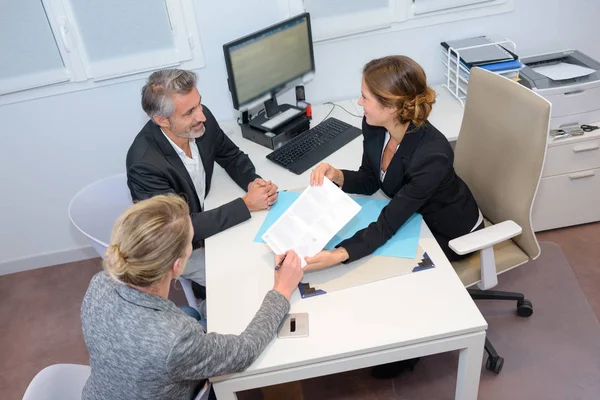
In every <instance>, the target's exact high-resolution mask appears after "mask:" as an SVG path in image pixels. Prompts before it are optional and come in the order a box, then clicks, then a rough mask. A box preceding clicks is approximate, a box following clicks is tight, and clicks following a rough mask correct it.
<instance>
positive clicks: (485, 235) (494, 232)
mask: <svg viewBox="0 0 600 400" xmlns="http://www.w3.org/2000/svg"><path fill="white" fill-rule="evenodd" d="M521 232H523V229H521V227H520V226H519V225H517V223H516V222H514V221H511V220H508V221H504V222H500V223H499V224H495V225H492V226H488V227H487V228H483V229H481V230H478V231H476V232H472V233H468V234H466V235H463V236H461V237H459V238H456V239H454V240H451V241H450V242H449V243H448V246H450V248H451V249H452V250H454V252H455V253H456V254H460V255H463V254H468V253H472V252H474V251H477V250H482V249H485V248H487V247H491V246H493V245H495V244H498V243H501V242H504V241H505V240H508V239H511V238H514V237H515V236H518V235H520V234H521Z"/></svg>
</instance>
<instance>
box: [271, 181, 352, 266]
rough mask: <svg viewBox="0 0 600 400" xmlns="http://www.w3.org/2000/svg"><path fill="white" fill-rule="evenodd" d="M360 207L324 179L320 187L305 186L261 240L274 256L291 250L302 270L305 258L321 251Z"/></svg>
mask: <svg viewBox="0 0 600 400" xmlns="http://www.w3.org/2000/svg"><path fill="white" fill-rule="evenodd" d="M360 208H361V207H360V206H359V205H358V204H357V203H356V202H355V201H354V200H352V198H351V197H350V196H348V195H347V194H346V193H344V192H343V191H342V190H341V189H340V188H338V187H337V186H336V185H334V184H333V183H332V182H331V181H330V180H329V179H327V178H324V181H323V184H322V185H321V186H309V187H307V188H306V189H305V190H304V191H303V192H302V194H301V195H300V197H298V199H297V200H296V201H295V202H294V203H292V205H291V206H290V207H289V208H288V209H287V210H286V211H285V212H284V213H283V214H282V215H281V217H279V219H278V220H277V221H275V222H274V223H273V225H271V227H270V228H269V229H268V230H267V231H266V232H265V233H264V235H263V236H262V238H263V240H264V241H265V242H266V243H267V245H268V246H269V247H270V248H271V250H273V252H274V253H275V254H283V253H285V252H286V251H288V250H294V251H295V252H296V253H298V255H299V256H300V260H301V262H302V267H303V268H304V267H305V266H306V261H304V257H307V256H308V257H312V256H314V255H315V254H317V253H318V252H319V251H321V250H323V248H324V247H325V245H326V244H327V243H328V242H329V241H330V240H331V238H333V236H334V235H335V234H336V233H338V232H339V231H340V230H341V229H342V228H343V227H344V226H345V225H346V224H347V223H348V222H349V221H350V220H351V219H352V218H353V217H354V216H355V215H356V214H358V212H359V211H360Z"/></svg>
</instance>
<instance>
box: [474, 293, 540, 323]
mask: <svg viewBox="0 0 600 400" xmlns="http://www.w3.org/2000/svg"><path fill="white" fill-rule="evenodd" d="M467 292H469V295H471V298H472V299H473V300H513V301H516V302H517V315H518V316H519V317H530V316H531V314H533V304H532V303H531V301H529V300H527V299H526V298H525V296H524V295H523V293H516V292H500V291H497V290H480V289H467Z"/></svg>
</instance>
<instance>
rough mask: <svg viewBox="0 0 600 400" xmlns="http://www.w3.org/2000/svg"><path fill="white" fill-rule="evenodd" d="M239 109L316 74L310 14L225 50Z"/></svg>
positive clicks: (271, 28) (231, 84)
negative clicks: (299, 79) (311, 74)
mask: <svg viewBox="0 0 600 400" xmlns="http://www.w3.org/2000/svg"><path fill="white" fill-rule="evenodd" d="M223 51H224V53H225V63H226V65H227V75H228V78H229V88H230V90H231V95H232V98H233V106H234V107H235V108H236V109H240V108H242V107H244V105H246V104H248V103H250V102H252V101H254V100H256V99H258V98H260V97H262V96H264V95H266V94H270V93H276V92H277V91H279V90H281V89H283V88H284V87H285V86H287V85H288V84H290V83H291V82H293V81H295V80H296V79H298V78H301V77H302V76H304V75H306V74H308V73H311V72H314V70H315V61H314V56H313V47H312V35H311V30H310V17H309V14H308V13H304V14H301V15H298V16H296V17H294V18H291V19H288V20H285V21H283V22H281V23H279V24H276V25H273V26H271V27H269V28H266V29H263V30H261V31H258V32H255V33H253V34H251V35H248V36H246V37H243V38H241V39H238V40H235V41H233V42H231V43H227V44H225V45H224V46H223Z"/></svg>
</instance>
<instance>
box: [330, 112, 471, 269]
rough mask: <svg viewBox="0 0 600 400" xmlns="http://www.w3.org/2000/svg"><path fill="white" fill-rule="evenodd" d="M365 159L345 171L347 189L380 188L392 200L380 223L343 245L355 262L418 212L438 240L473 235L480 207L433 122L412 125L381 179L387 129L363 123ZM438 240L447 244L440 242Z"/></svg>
mask: <svg viewBox="0 0 600 400" xmlns="http://www.w3.org/2000/svg"><path fill="white" fill-rule="evenodd" d="M362 132H363V139H364V141H363V159H362V165H361V166H360V168H359V170H358V171H346V170H344V171H343V173H344V185H343V186H342V190H343V191H344V192H348V193H358V194H367V195H371V194H373V193H375V192H376V191H377V190H379V189H381V190H382V191H383V192H384V193H385V194H386V195H387V196H389V197H390V198H391V199H392V200H391V201H390V203H389V204H388V205H387V206H386V207H385V208H384V209H383V210H382V211H381V214H380V215H379V218H378V219H377V221H376V222H373V223H371V224H370V225H369V226H368V227H367V228H365V229H363V230H361V231H359V232H357V233H356V234H355V235H354V236H353V237H351V238H349V239H346V240H344V241H342V242H341V243H340V244H339V245H338V246H341V247H344V248H345V249H346V250H347V251H348V254H349V256H350V258H349V260H348V261H354V260H356V259H359V258H361V257H364V256H366V255H369V254H371V253H373V252H374V251H375V250H376V249H377V248H378V247H380V246H382V245H383V244H385V242H387V241H388V239H390V238H391V237H392V236H393V235H394V234H395V233H396V232H397V231H398V229H400V228H401V227H402V225H403V224H404V223H405V222H406V221H407V220H408V218H410V216H411V215H412V214H413V213H415V212H419V213H421V214H422V215H423V219H424V220H425V222H426V223H427V225H428V226H429V228H430V229H431V231H432V233H433V234H434V236H436V239H438V238H439V237H442V238H448V239H454V238H457V237H459V236H461V235H464V234H467V233H469V232H470V231H471V230H472V229H473V227H474V225H475V223H476V222H477V220H478V218H479V209H478V207H477V203H476V202H475V199H474V198H473V195H472V194H471V191H470V190H469V188H468V187H467V185H466V184H465V183H464V182H463V181H462V179H460V178H459V177H458V176H457V175H456V173H455V172H454V167H453V163H454V152H453V151H452V147H451V146H450V143H448V140H447V139H446V137H444V135H442V133H440V131H438V130H437V129H436V128H435V127H434V126H433V125H431V124H430V123H429V122H426V123H425V124H424V125H422V126H421V127H419V128H416V127H415V126H414V125H413V124H412V123H411V124H410V126H409V127H408V129H407V133H406V135H405V136H404V138H403V139H402V142H401V143H400V146H399V147H398V150H397V151H396V153H395V154H394V156H393V158H392V160H391V162H390V164H389V166H388V168H387V171H386V175H385V179H384V180H383V182H381V181H380V171H381V153H382V151H383V145H384V142H385V132H386V129H385V128H383V127H376V126H371V125H369V124H367V122H366V120H365V119H363V126H362ZM438 242H440V243H441V242H442V241H441V240H440V239H438Z"/></svg>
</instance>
